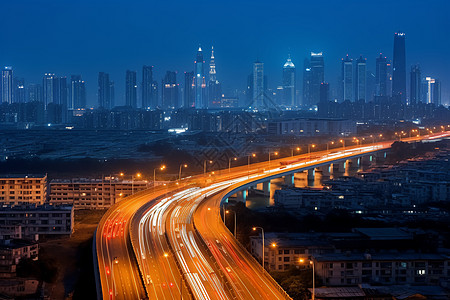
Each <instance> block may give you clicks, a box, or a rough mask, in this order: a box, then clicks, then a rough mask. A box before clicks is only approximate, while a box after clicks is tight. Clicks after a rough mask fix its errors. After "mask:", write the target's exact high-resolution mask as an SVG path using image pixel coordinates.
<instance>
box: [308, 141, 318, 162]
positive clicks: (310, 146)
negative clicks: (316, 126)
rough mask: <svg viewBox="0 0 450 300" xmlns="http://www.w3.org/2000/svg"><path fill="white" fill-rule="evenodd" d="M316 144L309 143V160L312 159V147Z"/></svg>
mask: <svg viewBox="0 0 450 300" xmlns="http://www.w3.org/2000/svg"><path fill="white" fill-rule="evenodd" d="M315 147H316V145H314V144H312V145H308V153H309V160H311V148H315Z"/></svg>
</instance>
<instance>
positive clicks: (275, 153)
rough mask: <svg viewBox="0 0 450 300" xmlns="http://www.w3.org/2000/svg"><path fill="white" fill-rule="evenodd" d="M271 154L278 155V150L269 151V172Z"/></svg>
mask: <svg viewBox="0 0 450 300" xmlns="http://www.w3.org/2000/svg"><path fill="white" fill-rule="evenodd" d="M271 154H273V155H275V156H277V155H278V152H276V151H275V152H270V151H269V172H270V155H271Z"/></svg>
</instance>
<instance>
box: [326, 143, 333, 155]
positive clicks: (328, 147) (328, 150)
mask: <svg viewBox="0 0 450 300" xmlns="http://www.w3.org/2000/svg"><path fill="white" fill-rule="evenodd" d="M331 145H334V142H331ZM328 152H330V145H329V143H328V142H327V153H328Z"/></svg>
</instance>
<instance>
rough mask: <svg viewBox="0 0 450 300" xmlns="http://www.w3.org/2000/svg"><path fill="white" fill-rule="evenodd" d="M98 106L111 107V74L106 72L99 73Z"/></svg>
mask: <svg viewBox="0 0 450 300" xmlns="http://www.w3.org/2000/svg"><path fill="white" fill-rule="evenodd" d="M97 96H98V107H102V108H106V109H111V108H112V105H111V82H110V81H109V74H108V73H104V72H99V73H98V90H97Z"/></svg>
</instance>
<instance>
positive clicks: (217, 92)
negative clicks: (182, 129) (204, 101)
mask: <svg viewBox="0 0 450 300" xmlns="http://www.w3.org/2000/svg"><path fill="white" fill-rule="evenodd" d="M208 99H209V101H208V107H220V101H221V99H222V88H221V85H220V82H219V81H218V80H217V74H216V62H215V59H214V47H213V48H212V49H211V60H210V62H209V81H208Z"/></svg>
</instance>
